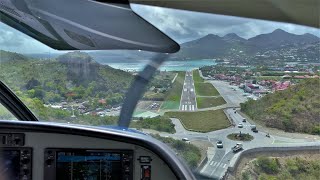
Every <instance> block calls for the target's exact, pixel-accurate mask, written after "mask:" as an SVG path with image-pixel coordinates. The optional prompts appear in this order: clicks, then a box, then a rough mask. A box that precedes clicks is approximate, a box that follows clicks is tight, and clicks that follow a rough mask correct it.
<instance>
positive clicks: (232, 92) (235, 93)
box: [209, 80, 247, 107]
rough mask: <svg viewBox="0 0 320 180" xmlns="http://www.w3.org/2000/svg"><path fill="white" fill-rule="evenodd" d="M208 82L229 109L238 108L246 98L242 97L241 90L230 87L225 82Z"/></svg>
mask: <svg viewBox="0 0 320 180" xmlns="http://www.w3.org/2000/svg"><path fill="white" fill-rule="evenodd" d="M209 82H210V83H211V84H212V85H213V86H214V87H215V88H216V89H217V90H218V91H219V93H220V95H221V96H222V97H223V98H224V100H225V101H226V102H227V104H228V106H229V107H239V106H240V103H243V102H245V101H246V100H247V98H246V97H245V96H243V90H242V89H239V88H238V87H237V86H231V85H229V83H228V82H225V81H218V80H211V81H209Z"/></svg>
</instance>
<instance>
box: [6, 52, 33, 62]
mask: <svg viewBox="0 0 320 180" xmlns="http://www.w3.org/2000/svg"><path fill="white" fill-rule="evenodd" d="M27 59H29V58H28V57H26V56H24V55H21V54H18V53H14V52H9V51H3V50H0V63H1V62H5V61H11V60H27Z"/></svg>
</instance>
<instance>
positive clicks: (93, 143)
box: [0, 122, 192, 180]
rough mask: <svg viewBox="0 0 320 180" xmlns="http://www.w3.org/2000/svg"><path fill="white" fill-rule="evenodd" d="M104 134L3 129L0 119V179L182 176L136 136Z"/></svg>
mask: <svg viewBox="0 0 320 180" xmlns="http://www.w3.org/2000/svg"><path fill="white" fill-rule="evenodd" d="M20 127H21V126H20ZM129 134H130V135H132V133H129ZM104 135H105V136H104V137H103V136H102V137H90V136H86V135H80V134H77V133H75V132H74V131H72V130H71V131H70V134H69V133H66V132H64V133H61V132H54V131H52V130H51V131H47V132H45V131H44V130H41V131H33V130H30V129H26V130H25V131H22V130H21V129H20V128H19V129H4V128H1V122H0V140H1V142H0V179H4V180H7V179H8V180H9V179H10V180H11V179H13V180H20V179H22V180H42V179H46V180H73V179H79V180H80V179H90V180H91V179H92V180H100V179H101V180H102V179H108V180H135V179H139V180H151V179H152V180H157V179H159V180H160V179H161V180H162V179H170V180H171V179H185V177H184V178H180V177H181V175H179V174H177V172H175V171H176V170H177V168H173V167H172V164H171V163H170V162H168V160H166V159H165V158H163V157H161V154H159V153H156V152H154V150H153V149H149V148H148V147H145V146H143V145H139V144H138V140H137V141H136V142H135V141H132V140H130V142H124V141H123V139H121V138H119V139H118V138H117V136H114V134H112V133H111V134H109V136H108V133H106V134H104ZM139 136H140V137H142V138H144V139H145V140H146V139H149V138H150V137H148V136H147V135H137V137H139ZM144 136H145V137H144ZM152 140H153V141H155V140H154V139H152ZM161 148H162V147H161V146H159V147H158V148H157V149H158V150H161ZM169 151H170V150H169V149H168V150H165V152H164V153H168V152H169ZM174 161H177V160H174ZM190 177H191V179H192V176H190Z"/></svg>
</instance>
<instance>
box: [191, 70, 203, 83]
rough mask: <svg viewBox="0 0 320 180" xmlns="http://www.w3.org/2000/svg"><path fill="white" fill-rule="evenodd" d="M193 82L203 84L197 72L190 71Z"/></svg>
mask: <svg viewBox="0 0 320 180" xmlns="http://www.w3.org/2000/svg"><path fill="white" fill-rule="evenodd" d="M192 75H193V81H194V82H204V80H203V79H202V77H201V76H200V73H199V70H194V71H192Z"/></svg>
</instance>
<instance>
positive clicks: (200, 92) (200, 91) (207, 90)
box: [194, 82, 220, 96]
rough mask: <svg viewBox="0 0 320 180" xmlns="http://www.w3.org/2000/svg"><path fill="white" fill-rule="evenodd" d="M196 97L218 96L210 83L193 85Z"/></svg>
mask: <svg viewBox="0 0 320 180" xmlns="http://www.w3.org/2000/svg"><path fill="white" fill-rule="evenodd" d="M194 86H195V88H196V93H197V96H219V95H220V94H219V92H218V91H217V89H216V88H215V87H214V86H213V85H212V84H211V83H196V82H195V83H194Z"/></svg>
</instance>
